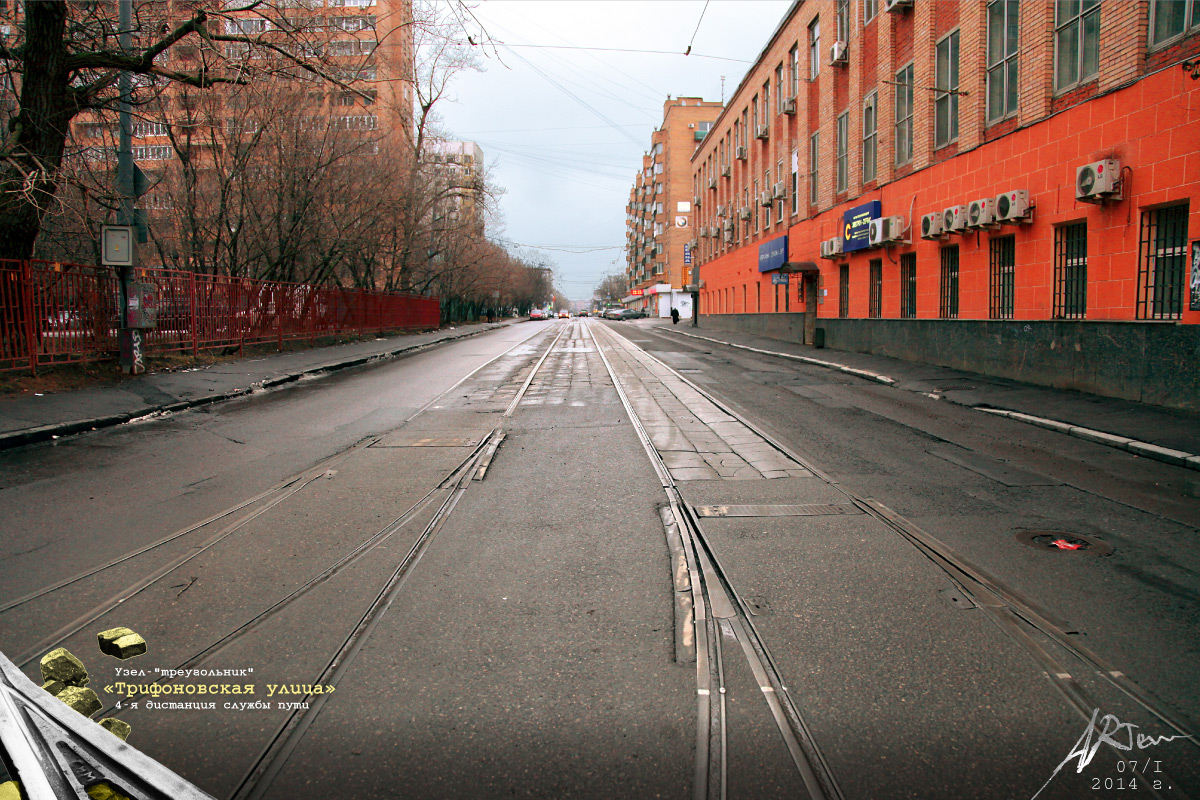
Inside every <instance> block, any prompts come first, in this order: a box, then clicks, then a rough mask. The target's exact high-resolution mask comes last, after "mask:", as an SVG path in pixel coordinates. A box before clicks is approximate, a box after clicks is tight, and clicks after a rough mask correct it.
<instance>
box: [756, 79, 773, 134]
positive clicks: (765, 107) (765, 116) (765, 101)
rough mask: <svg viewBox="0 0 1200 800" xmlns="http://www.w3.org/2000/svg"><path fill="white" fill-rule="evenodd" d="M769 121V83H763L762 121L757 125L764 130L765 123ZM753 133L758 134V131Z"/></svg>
mask: <svg viewBox="0 0 1200 800" xmlns="http://www.w3.org/2000/svg"><path fill="white" fill-rule="evenodd" d="M770 119H771V82H770V81H763V88H762V119H761V120H760V121H759V123H758V124H759V125H762V126H763V127H764V128H765V127H766V126H767V122H769V121H770ZM755 133H758V131H755Z"/></svg>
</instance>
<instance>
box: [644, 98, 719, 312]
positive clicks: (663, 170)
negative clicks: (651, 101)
mask: <svg viewBox="0 0 1200 800" xmlns="http://www.w3.org/2000/svg"><path fill="white" fill-rule="evenodd" d="M720 113H721V104H720V103H715V102H711V101H708V102H706V101H705V100H703V99H701V98H699V97H679V98H676V99H674V100H667V101H666V102H665V103H663V122H662V125H661V126H660V127H659V129H658V130H656V131H655V132H654V133H653V134H651V137H650V151H649V152H648V153H647V154H646V155H644V156H643V157H642V169H641V171H640V172H639V173H638V175H637V178H636V179H635V180H634V184H633V188H632V189H631V190H630V192H629V205H628V206H627V207H626V238H627V240H628V241H627V247H626V276H627V278H628V279H629V288H630V290H631V291H632V292H635V293H636V294H634V295H631V296H630V297H629V298H627V301H628V302H627V303H626V305H628V306H630V307H632V308H643V309H646V310H647V311H650V312H651V313H652V314H653V315H656V316H665V315H667V314H669V313H670V309H671V307H672V305H674V306H676V307H678V308H679V311H680V313H681V314H683V315H684V316H691V314H692V308H691V302H692V297H691V294H689V293H686V292H684V291H683V288H684V286H685V285H686V284H688V283H690V281H691V264H690V263H688V264H685V261H687V260H689V259H690V254H689V256H687V257H685V255H684V249H685V246H686V245H688V244H689V240H690V239H691V238H692V233H693V231H692V224H693V220H694V210H693V207H692V201H693V195H694V194H695V193H694V192H693V191H692V180H691V174H692V166H691V158H692V154H693V153H694V152H695V151H696V146H697V144H698V143H699V142H701V141H703V140H704V138H705V136H706V135H707V133H708V130H709V127H710V126H711V125H712V121H713V120H714V119H716V118H717V115H718V114H720ZM664 287H669V288H664Z"/></svg>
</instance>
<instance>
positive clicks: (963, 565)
mask: <svg viewBox="0 0 1200 800" xmlns="http://www.w3.org/2000/svg"><path fill="white" fill-rule="evenodd" d="M604 330H605V332H606V334H607V335H610V336H613V337H616V338H619V339H621V340H623V341H624V342H625V344H626V345H628V347H629V348H630V349H631V350H637V351H638V352H639V353H640V354H641V355H642V356H643V357H645V358H647V359H649V360H650V361H652V362H654V363H655V364H656V365H658V366H659V367H661V368H662V369H664V370H666V371H667V372H669V373H670V374H671V375H672V377H673V378H675V379H677V380H679V381H681V382H682V383H683V384H685V385H686V386H687V387H689V388H690V389H691V390H692V391H695V392H697V393H698V394H699V395H700V396H702V397H703V398H705V399H706V400H707V401H709V402H711V403H712V404H713V405H714V406H715V407H716V408H718V409H719V410H720V411H722V412H724V413H725V414H728V415H729V416H731V417H733V418H734V419H736V420H738V421H739V422H740V423H741V424H743V425H745V426H746V427H747V428H749V429H750V430H751V431H753V432H754V433H755V434H757V435H758V436H760V437H762V439H763V440H764V441H766V442H767V443H768V444H769V445H770V446H771V447H772V448H774V449H775V450H776V451H778V452H779V453H780V454H781V455H783V456H785V457H787V458H789V459H791V460H793V461H795V462H796V463H798V464H800V465H802V466H803V467H804V468H806V469H808V470H809V471H811V472H812V473H813V475H814V476H816V477H817V478H819V479H820V480H821V481H823V482H824V483H825V484H826V485H828V486H829V487H831V488H833V489H834V490H836V491H837V492H839V493H841V494H842V495H843V496H844V497H845V498H846V499H847V500H848V501H849V502H850V503H851V504H853V505H854V506H855V507H857V508H858V509H860V510H861V511H862V512H863V513H865V514H867V515H869V516H871V517H872V518H874V519H875V520H877V521H878V522H879V523H881V524H882V525H884V526H885V527H886V528H887V529H889V530H891V531H892V532H893V533H895V534H896V535H897V536H899V537H900V538H901V539H902V540H904V541H905V542H907V543H908V544H909V545H911V546H912V547H913V548H914V549H916V550H917V551H918V552H919V553H920V554H921V555H922V556H923V557H925V558H926V559H928V560H929V561H930V562H931V563H932V564H934V565H935V566H936V567H937V568H938V569H939V570H940V571H941V573H942V574H943V575H944V576H945V577H946V578H947V579H948V580H949V581H950V583H951V584H952V585H953V586H954V587H955V588H956V589H957V590H958V591H959V592H960V593H961V594H962V595H963V596H964V597H966V598H968V601H969V602H971V603H973V604H974V605H975V606H976V607H978V608H980V609H981V610H983V612H984V613H985V614H986V615H987V617H988V618H989V620H990V621H991V622H992V623H994V624H995V625H996V627H997V628H999V630H1000V631H1001V632H1002V633H1004V634H1005V636H1006V637H1008V638H1009V639H1010V640H1011V641H1013V642H1014V643H1016V644H1017V645H1018V647H1020V649H1021V650H1023V651H1024V652H1025V653H1026V654H1027V655H1028V656H1029V657H1030V658H1031V659H1032V660H1033V661H1034V662H1035V663H1036V664H1037V665H1038V667H1039V669H1041V670H1042V672H1043V674H1044V675H1045V677H1046V678H1047V679H1048V680H1049V682H1050V683H1051V684H1052V685H1053V686H1054V688H1055V689H1056V690H1057V691H1058V693H1059V694H1060V695H1061V696H1062V697H1063V699H1064V700H1065V702H1066V704H1067V706H1068V707H1069V708H1070V709H1071V710H1072V711H1073V712H1075V713H1076V714H1077V715H1078V716H1079V717H1081V718H1082V719H1084V720H1086V721H1088V722H1089V723H1091V724H1093V725H1094V726H1095V727H1094V730H1095V732H1096V733H1097V734H1101V733H1102V730H1101V728H1100V727H1099V725H1096V720H1095V717H1094V716H1093V715H1094V710H1095V709H1098V708H1100V706H1101V703H1099V702H1098V701H1097V699H1096V697H1095V696H1094V695H1093V694H1092V693H1091V692H1089V691H1087V690H1086V689H1085V688H1084V686H1083V685H1082V683H1081V681H1080V680H1079V677H1081V676H1078V674H1077V673H1075V672H1073V671H1072V668H1071V667H1069V666H1067V665H1066V664H1065V663H1064V661H1063V659H1062V658H1061V657H1060V656H1059V655H1056V654H1055V653H1052V652H1051V651H1050V649H1048V647H1047V646H1046V645H1047V644H1049V645H1050V646H1052V647H1056V648H1059V649H1060V650H1061V651H1063V654H1064V655H1066V656H1068V657H1070V658H1073V659H1075V660H1077V662H1079V663H1080V664H1082V665H1083V666H1084V669H1085V670H1086V671H1088V672H1090V673H1091V674H1093V675H1094V676H1095V677H1096V678H1099V679H1100V680H1101V681H1102V682H1103V683H1106V684H1108V685H1109V686H1111V687H1112V688H1113V689H1115V690H1116V691H1117V692H1118V693H1119V694H1120V695H1122V696H1123V697H1124V698H1126V699H1127V700H1130V701H1132V702H1133V703H1135V704H1136V705H1137V706H1138V707H1140V708H1142V709H1143V710H1144V711H1146V712H1147V713H1148V714H1150V715H1151V716H1152V717H1153V718H1155V719H1156V720H1157V721H1158V722H1160V723H1161V724H1163V725H1164V726H1166V727H1167V728H1169V729H1170V730H1171V731H1172V733H1173V735H1175V736H1178V737H1181V738H1183V739H1184V741H1186V742H1188V743H1189V744H1190V745H1192V746H1193V747H1197V748H1200V739H1198V738H1197V737H1196V736H1195V735H1194V734H1193V733H1192V732H1193V731H1195V730H1196V726H1195V723H1194V722H1192V721H1191V720H1189V719H1187V718H1186V717H1184V716H1182V715H1181V714H1179V713H1177V712H1176V711H1174V710H1172V709H1171V708H1169V706H1168V705H1167V704H1166V703H1164V702H1162V701H1161V700H1159V699H1158V698H1156V697H1155V696H1154V695H1153V693H1151V692H1150V691H1149V690H1147V689H1145V688H1144V687H1142V686H1140V685H1139V684H1138V683H1136V682H1135V681H1133V679H1132V678H1130V677H1129V676H1128V675H1127V674H1126V673H1125V672H1124V671H1122V670H1120V669H1118V668H1117V667H1116V665H1114V664H1112V663H1110V662H1109V661H1108V660H1107V659H1105V658H1104V657H1103V656H1101V655H1100V654H1098V653H1096V652H1095V651H1093V650H1092V649H1090V648H1088V647H1086V646H1085V645H1083V644H1081V643H1079V642H1077V641H1074V640H1072V638H1071V637H1070V635H1069V634H1068V633H1067V632H1066V630H1065V629H1064V628H1063V627H1062V626H1061V625H1060V624H1059V623H1058V622H1057V621H1055V620H1054V619H1053V616H1052V615H1051V614H1049V613H1047V612H1046V611H1045V610H1044V609H1040V608H1038V607H1037V605H1036V604H1035V603H1034V602H1033V601H1032V600H1031V599H1029V598H1027V597H1025V596H1024V595H1023V594H1022V593H1020V592H1018V591H1017V590H1015V589H1013V588H1011V587H1009V586H1007V585H1005V584H1004V583H1003V582H1001V581H999V580H998V579H996V578H994V577H993V576H991V575H989V574H988V573H986V572H985V571H984V570H982V569H981V568H979V567H977V566H975V565H974V564H972V563H970V562H969V561H968V560H966V559H964V558H963V557H961V556H960V555H959V554H957V553H956V552H954V550H953V549H951V548H950V547H949V546H947V545H946V544H945V543H943V542H941V541H939V540H938V539H937V538H936V537H934V536H932V535H931V534H929V533H928V532H926V531H924V530H922V529H921V528H919V527H918V526H917V525H915V524H914V523H912V522H911V521H909V520H907V519H905V518H904V517H903V516H901V515H900V514H898V513H896V512H895V511H893V510H892V509H890V508H888V507H887V506H885V505H884V504H883V503H881V502H879V501H878V500H875V499H872V498H867V497H862V496H860V495H858V494H856V493H855V492H853V491H852V490H850V489H849V488H847V487H846V486H845V485H844V484H842V483H840V482H838V481H837V480H836V479H834V478H833V477H832V476H829V475H827V474H826V473H824V472H822V471H821V470H820V469H819V468H817V467H816V466H815V465H813V464H811V463H810V462H809V461H807V460H806V459H805V458H803V457H802V456H800V455H799V454H797V453H795V452H793V451H792V450H791V449H790V448H788V447H787V446H786V445H785V444H783V443H782V442H780V441H779V440H778V439H776V438H775V437H773V436H771V435H770V434H769V433H767V432H766V431H765V430H763V429H762V428H761V427H759V426H757V425H755V424H754V423H753V422H752V421H751V420H750V419H748V418H747V416H746V415H745V414H744V413H742V412H740V411H739V410H736V409H734V408H732V407H731V406H730V405H729V404H728V403H725V402H722V401H721V400H719V399H717V398H716V397H714V396H713V395H712V394H711V393H709V392H708V391H706V390H705V389H704V388H702V387H701V386H699V385H698V384H696V383H695V382H693V381H691V380H689V379H688V378H687V376H685V375H683V374H682V373H680V372H679V371H678V370H676V369H674V368H673V367H671V366H670V365H668V364H666V363H665V362H663V361H662V360H661V359H658V358H656V357H655V356H653V355H651V354H650V353H648V352H647V351H645V350H644V349H643V348H640V347H638V346H637V345H635V344H633V343H632V342H629V340H628V339H626V338H625V337H624V336H622V335H621V334H619V333H617V332H615V331H612V330H611V329H610V328H609V327H608V326H605V327H604ZM597 347H598V348H599V347H600V346H599V343H598V342H597ZM601 352H603V350H602V349H601ZM605 363H606V365H607V366H609V369H610V374H611V375H612V379H613V381H614V383H617V382H618V378H617V376H616V373H615V371H614V370H613V369H612V367H611V364H610V363H609V362H608V359H607V357H605ZM618 391H619V392H620V393H621V396H622V401H623V402H624V403H625V405H626V411H627V412H628V413H629V414H630V417H631V419H632V420H634V425H635V428H637V429H638V432H639V438H641V439H642V444H643V446H644V447H645V449H646V450H647V453H648V454H650V457H651V460H652V462H654V464H655V469H656V471H657V472H658V474H659V476H660V478H661V479H662V481H663V484H664V489H665V490H666V491H667V493H668V496H669V497H670V499H671V510H672V513H673V514H674V515H675V517H676V519H677V520H680V527H681V528H685V529H688V530H690V531H691V535H692V536H693V537H694V539H693V545H692V546H693V548H694V550H695V551H696V554H697V556H696V558H697V561H698V562H699V561H701V560H702V558H703V557H704V556H707V557H709V558H710V559H711V563H712V566H713V568H714V576H713V578H712V579H711V580H710V579H709V578H708V576H704V577H705V580H704V582H703V585H704V587H705V590H706V591H707V590H708V587H709V586H710V585H713V584H718V583H719V584H720V585H721V586H722V587H723V588H724V589H725V590H726V591H727V593H728V597H730V598H732V599H733V601H734V602H735V603H736V605H737V612H738V613H737V615H736V616H735V617H734V618H732V619H731V622H730V624H731V625H732V624H733V622H734V621H737V622H742V623H743V624H745V625H746V626H747V627H748V632H749V633H751V634H752V635H750V636H747V637H746V638H745V639H741V638H739V641H741V642H742V643H743V647H758V646H761V648H762V649H761V653H760V660H759V663H762V664H770V665H772V667H773V668H774V661H773V659H772V658H771V655H770V652H769V650H767V649H766V647H765V645H764V644H763V643H762V638H761V637H760V636H757V635H756V632H755V631H754V629H753V620H752V619H751V616H752V615H751V614H750V613H749V609H748V608H746V607H745V603H744V601H743V600H742V598H741V596H740V595H739V594H738V593H737V592H736V590H735V589H734V588H733V587H732V585H731V584H729V583H728V578H727V573H725V572H724V570H722V569H720V566H719V562H718V561H717V559H716V554H715V552H713V550H712V548H711V546H710V545H709V542H708V540H707V539H706V538H705V537H704V534H703V531H702V530H701V528H700V524H699V519H698V517H697V516H696V514H695V510H694V509H693V508H692V507H691V506H690V505H689V504H688V503H687V502H685V501H684V500H683V498H682V496H681V495H680V494H679V492H678V489H677V487H675V486H674V481H673V479H672V478H671V476H670V473H669V471H668V470H667V469H666V467H665V464H664V463H663V461H662V458H661V456H660V455H659V454H658V452H657V450H656V448H655V447H654V445H653V443H652V442H651V441H650V437H649V436H648V435H647V434H646V431H645V429H644V427H643V426H642V425H641V424H640V422H639V421H638V419H637V417H636V414H635V413H634V411H633V408H632V406H631V405H630V404H629V403H628V401H627V399H626V396H625V394H624V392H623V391H622V390H618ZM689 568H690V563H689ZM693 585H695V576H693ZM701 622H702V617H701V613H700V612H699V611H698V612H697V613H696V626H697V648H699V647H700V643H699V635H700V633H699V632H700V626H701ZM747 655H748V656H749V653H747ZM752 663H753V662H752ZM699 669H700V666H699V659H698V671H699ZM774 669H775V675H776V676H777V675H778V674H779V672H778V670H777V668H774ZM772 683H773V681H772ZM698 685H699V681H698ZM780 686H781V687H782V683H781V682H780ZM775 694H776V696H777V697H778V696H779V695H780V693H779V692H776V693H775ZM764 696H768V694H767V691H766V688H764ZM782 696H783V697H784V698H786V699H788V700H789V702H787V703H784V704H781V709H782V710H783V711H784V712H785V715H786V718H787V727H788V728H791V730H792V731H793V732H794V733H796V734H797V737H796V738H797V742H801V743H811V744H813V747H814V750H815V743H812V742H811V739H806V737H807V736H808V735H809V734H808V731H807V728H806V727H805V726H804V722H803V718H802V717H800V716H799V714H798V713H795V715H794V716H793V713H792V712H795V711H796V709H795V705H794V704H793V703H791V702H790V696H789V695H788V694H787V692H786V689H783V692H782ZM770 702H771V699H770V697H769V696H768V703H769V704H770ZM772 712H773V713H775V709H774V708H772ZM777 719H779V718H778V717H777ZM780 730H781V732H784V731H785V726H784V725H782V724H781V725H780ZM786 739H787V736H786V734H785V740H786ZM789 749H791V745H790V743H789ZM709 750H710V751H711V748H709ZM815 752H816V753H817V754H818V755H817V757H818V758H819V751H815ZM806 755H807V753H806ZM806 760H807V761H808V763H809V764H810V765H812V762H813V758H812V757H811V756H809V758H807V759H806ZM796 763H797V768H798V769H799V768H801V763H800V762H798V761H797V762H796ZM817 774H820V773H819V772H818V773H817ZM1132 774H1134V775H1135V776H1136V777H1138V778H1140V779H1141V780H1142V781H1143V783H1144V784H1145V785H1146V786H1147V787H1148V791H1149V793H1150V794H1151V795H1152V796H1155V797H1187V796H1188V795H1186V794H1185V793H1184V792H1183V791H1182V790H1181V789H1180V788H1178V783H1177V782H1175V781H1172V780H1170V777H1169V776H1168V775H1166V774H1165V771H1162V770H1161V769H1160V770H1159V771H1157V772H1156V773H1155V775H1154V777H1156V778H1158V779H1159V780H1160V782H1161V783H1162V784H1165V785H1166V786H1167V787H1171V788H1166V789H1161V790H1160V789H1155V788H1153V785H1154V782H1153V781H1151V780H1148V778H1149V777H1150V776H1149V775H1147V774H1145V773H1143V772H1141V771H1140V770H1138V769H1136V768H1134V770H1133V773H1132ZM829 777H830V779H832V775H830V776H829ZM805 784H806V788H808V789H809V791H810V793H812V791H813V789H812V787H811V786H810V784H809V781H808V780H806V781H805ZM834 787H835V788H836V783H835V784H834ZM1043 788H1044V787H1043ZM707 796H708V797H713V796H723V795H714V794H711V793H710V794H708V795H707ZM811 796H812V797H814V798H816V797H826V796H839V797H840V794H838V795H823V794H816V793H812V794H811ZM696 797H697V798H698V799H699V798H700V797H702V795H701V794H700V793H699V792H697V794H696Z"/></svg>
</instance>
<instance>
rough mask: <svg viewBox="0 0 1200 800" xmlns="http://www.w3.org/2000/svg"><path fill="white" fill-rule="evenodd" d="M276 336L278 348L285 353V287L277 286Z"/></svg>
mask: <svg viewBox="0 0 1200 800" xmlns="http://www.w3.org/2000/svg"><path fill="white" fill-rule="evenodd" d="M275 334H276V337H277V339H278V342H277V343H276V347H277V348H278V349H279V352H280V353H282V352H283V287H282V286H281V285H280V284H278V283H276V284H275Z"/></svg>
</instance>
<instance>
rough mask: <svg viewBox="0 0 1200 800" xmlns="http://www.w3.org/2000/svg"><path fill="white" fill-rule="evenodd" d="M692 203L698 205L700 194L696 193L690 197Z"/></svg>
mask: <svg viewBox="0 0 1200 800" xmlns="http://www.w3.org/2000/svg"><path fill="white" fill-rule="evenodd" d="M692 205H694V206H698V205H700V195H696V196H695V197H693V198H692Z"/></svg>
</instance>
